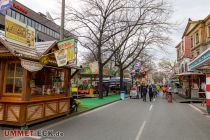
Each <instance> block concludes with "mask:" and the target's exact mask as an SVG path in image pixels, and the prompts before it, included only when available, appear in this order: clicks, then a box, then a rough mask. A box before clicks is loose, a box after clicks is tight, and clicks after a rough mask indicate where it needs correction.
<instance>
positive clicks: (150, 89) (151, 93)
mask: <svg viewBox="0 0 210 140" xmlns="http://www.w3.org/2000/svg"><path fill="white" fill-rule="evenodd" d="M153 92H154V90H153V86H152V85H149V100H150V102H151V101H152V98H153Z"/></svg>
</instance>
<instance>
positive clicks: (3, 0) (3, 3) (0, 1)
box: [0, 0, 13, 12]
mask: <svg viewBox="0 0 210 140" xmlns="http://www.w3.org/2000/svg"><path fill="white" fill-rule="evenodd" d="M12 3H13V0H0V12H3V11H6V10H8V9H10V8H11V7H12Z"/></svg>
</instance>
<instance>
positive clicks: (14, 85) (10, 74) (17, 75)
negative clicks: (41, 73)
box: [4, 62, 23, 94]
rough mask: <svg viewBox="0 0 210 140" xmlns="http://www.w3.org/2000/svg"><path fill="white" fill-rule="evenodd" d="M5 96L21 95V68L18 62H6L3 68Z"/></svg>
mask: <svg viewBox="0 0 210 140" xmlns="http://www.w3.org/2000/svg"><path fill="white" fill-rule="evenodd" d="M4 79H5V81H4V83H5V84H4V93H5V94H20V93H22V83H23V68H22V66H21V64H20V62H7V63H6V67H5V78H4Z"/></svg>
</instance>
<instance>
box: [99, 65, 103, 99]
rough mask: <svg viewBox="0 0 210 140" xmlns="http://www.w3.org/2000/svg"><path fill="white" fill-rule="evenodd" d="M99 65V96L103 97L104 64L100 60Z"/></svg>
mask: <svg viewBox="0 0 210 140" xmlns="http://www.w3.org/2000/svg"><path fill="white" fill-rule="evenodd" d="M98 66H99V85H98V92H99V93H98V94H99V98H100V99H102V98H103V65H102V64H101V63H100V62H99V63H98Z"/></svg>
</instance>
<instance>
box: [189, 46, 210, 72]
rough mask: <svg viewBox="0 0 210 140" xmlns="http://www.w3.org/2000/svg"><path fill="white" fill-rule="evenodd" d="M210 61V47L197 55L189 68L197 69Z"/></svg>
mask: <svg viewBox="0 0 210 140" xmlns="http://www.w3.org/2000/svg"><path fill="white" fill-rule="evenodd" d="M209 61H210V48H208V49H207V50H205V51H204V52H203V53H202V54H200V55H199V56H197V57H196V58H195V59H194V60H193V61H192V62H191V63H190V64H189V69H190V70H195V69H197V68H200V67H202V66H203V65H206V63H208V62H209Z"/></svg>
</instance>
